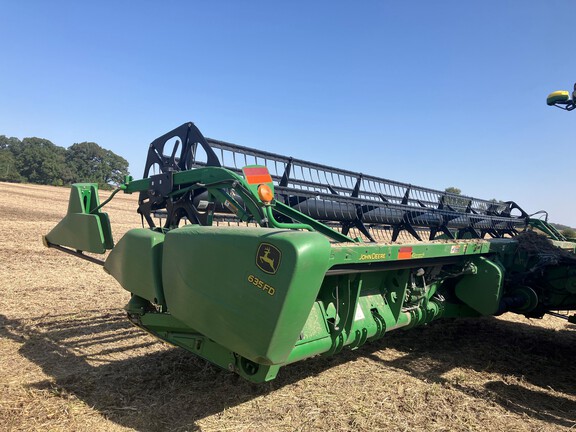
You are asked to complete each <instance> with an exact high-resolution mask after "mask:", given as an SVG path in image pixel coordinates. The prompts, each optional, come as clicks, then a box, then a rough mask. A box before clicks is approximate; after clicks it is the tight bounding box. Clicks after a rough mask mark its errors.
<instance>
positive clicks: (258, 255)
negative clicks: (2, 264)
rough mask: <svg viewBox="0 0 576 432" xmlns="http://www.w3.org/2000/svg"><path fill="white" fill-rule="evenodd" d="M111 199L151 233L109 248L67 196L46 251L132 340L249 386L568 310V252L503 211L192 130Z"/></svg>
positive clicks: (162, 146)
mask: <svg viewBox="0 0 576 432" xmlns="http://www.w3.org/2000/svg"><path fill="white" fill-rule="evenodd" d="M168 147H171V148H168ZM119 191H122V192H123V193H128V194H132V193H138V194H139V201H138V203H139V204H138V209H137V211H138V213H140V214H141V216H142V219H143V224H144V222H145V224H146V225H147V226H145V227H142V228H134V229H132V230H130V231H128V232H127V233H126V234H125V235H124V236H123V237H122V238H121V239H120V240H119V241H118V243H117V244H116V245H115V244H114V241H113V239H112V232H111V229H110V222H109V218H108V216H107V214H106V213H103V212H102V208H103V207H104V205H105V204H106V203H107V202H108V201H109V200H107V201H106V202H104V203H103V204H100V202H99V198H98V191H97V185H95V184H75V185H73V187H72V190H71V194H70V204H69V207H68V213H67V215H66V216H65V217H64V219H63V220H62V221H61V222H60V223H59V224H58V225H57V226H56V227H55V228H54V229H53V230H52V231H51V232H50V233H48V234H47V235H46V236H45V239H44V240H45V244H46V245H47V246H49V247H55V248H58V249H59V250H62V251H64V252H68V253H71V254H74V255H77V256H79V257H81V258H86V259H90V260H91V261H94V262H96V263H100V264H102V265H103V266H104V270H105V271H107V272H108V273H110V274H111V275H112V276H113V277H114V278H116V280H117V281H118V282H119V283H120V285H121V286H122V287H123V288H124V289H126V290H127V291H128V292H130V301H129V302H128V305H127V306H126V310H127V312H128V318H129V319H130V320H131V321H132V322H133V323H134V324H136V325H138V326H140V327H142V328H144V329H145V330H147V331H148V332H150V333H152V334H154V335H156V336H157V337H159V338H160V339H163V340H165V341H168V342H170V343H172V344H175V345H178V346H180V347H182V348H184V349H186V350H188V351H191V352H193V353H195V354H197V355H198V356H200V357H203V358H205V359H207V360H208V361H210V362H212V363H214V364H216V365H219V366H221V367H222V368H225V369H228V370H230V371H233V372H236V373H238V374H239V375H241V376H242V377H244V378H246V379H248V380H251V381H254V382H263V381H268V380H271V379H274V377H275V376H276V374H277V373H278V370H279V368H280V367H282V366H284V365H286V364H289V363H292V362H295V361H298V360H302V359H305V358H307V357H311V356H315V355H332V354H336V353H338V352H339V351H341V350H343V349H354V348H357V347H359V346H361V345H362V344H365V343H367V342H370V341H373V340H375V339H379V338H381V337H383V336H384V335H385V333H387V332H389V331H393V330H396V329H399V328H403V329H410V328H412V327H415V326H418V325H424V324H426V323H429V322H431V321H433V320H437V319H441V318H446V317H458V316H469V317H479V316H485V315H498V314H501V313H504V312H515V313H519V314H524V315H526V316H528V317H535V318H538V317H542V316H543V315H544V314H545V313H549V312H551V311H555V310H558V309H562V310H574V309H575V308H576V258H575V255H574V248H575V246H576V244H575V243H574V242H572V241H569V239H566V238H564V237H563V236H562V235H561V234H560V233H559V232H558V231H556V230H555V229H554V228H553V227H552V226H551V225H549V224H548V223H547V222H546V221H545V220H542V219H533V218H532V217H531V216H529V215H528V214H527V213H526V212H525V211H524V210H523V209H522V208H521V207H520V206H519V205H518V204H516V203H514V202H512V201H507V202H494V201H488V200H482V199H477V198H471V197H464V196H460V195H454V194H450V193H446V192H441V191H436V190H432V189H428V188H423V187H416V186H412V185H408V184H404V183H400V182H395V181H391V180H386V179H382V178H379V177H374V176H368V175H364V174H360V173H355V172H352V171H347V170H341V169H336V168H332V167H328V166H325V165H320V164H315V163H311V162H307V161H303V160H299V159H295V158H290V157H285V156H281V155H277V154H273V153H269V152H265V151H261V150H255V149H250V148H247V147H241V146H238V145H234V144H230V143H226V142H222V141H216V140H210V139H205V138H204V137H203V136H202V134H201V133H200V131H199V130H198V129H197V128H196V126H194V125H193V124H192V123H187V124H184V125H182V126H180V127H178V128H176V129H174V130H173V131H171V132H169V133H167V134H165V135H163V136H162V137H160V138H158V139H156V140H155V141H153V142H152V144H150V147H149V150H148V158H147V160H146V165H145V170H144V176H143V178H142V179H141V180H132V179H131V178H127V179H126V182H125V183H124V184H123V185H121V186H120V187H119V188H118V189H117V191H115V193H116V192H119ZM112 196H114V194H113V195H112ZM111 198H112V197H111ZM111 198H110V199H111ZM110 249H111V252H110V253H109V254H108V256H107V258H106V260H105V261H101V260H98V259H95V258H93V257H92V256H91V255H86V254H85V253H84V252H92V253H104V252H106V251H107V250H110ZM566 318H569V317H568V316H566ZM570 319H572V320H573V321H574V315H573V316H572V317H570Z"/></svg>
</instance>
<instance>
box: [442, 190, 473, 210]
mask: <svg viewBox="0 0 576 432" xmlns="http://www.w3.org/2000/svg"><path fill="white" fill-rule="evenodd" d="M444 192H447V193H449V194H452V195H446V196H445V197H444V204H448V205H449V206H450V207H453V208H454V209H455V210H458V211H464V209H465V208H466V207H467V206H468V200H467V199H466V198H459V197H455V196H454V195H460V194H461V193H462V191H461V190H460V189H458V188H457V187H454V186H450V187H447V188H446V189H444Z"/></svg>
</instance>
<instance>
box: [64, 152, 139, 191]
mask: <svg viewBox="0 0 576 432" xmlns="http://www.w3.org/2000/svg"><path fill="white" fill-rule="evenodd" d="M66 163H67V164H68V165H69V166H70V168H71V169H72V170H73V172H74V178H73V181H74V182H90V183H98V184H99V185H100V186H101V187H110V185H118V184H120V183H122V182H123V181H124V176H125V175H127V174H128V161H127V160H126V159H124V158H123V157H121V156H118V155H117V154H115V153H114V152H112V151H110V150H106V149H103V148H102V147H100V146H99V145H98V144H96V143H93V142H82V143H76V144H73V145H72V146H70V147H69V148H68V150H67V151H66Z"/></svg>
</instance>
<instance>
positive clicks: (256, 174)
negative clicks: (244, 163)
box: [242, 167, 272, 184]
mask: <svg viewBox="0 0 576 432" xmlns="http://www.w3.org/2000/svg"><path fill="white" fill-rule="evenodd" d="M242 171H244V177H246V181H247V182H248V184H258V183H272V177H270V173H269V172H268V168H266V167H253V168H252V167H244V168H243V169H242Z"/></svg>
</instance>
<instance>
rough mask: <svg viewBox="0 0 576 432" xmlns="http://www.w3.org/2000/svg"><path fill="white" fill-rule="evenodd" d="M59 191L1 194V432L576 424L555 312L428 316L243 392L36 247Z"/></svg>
mask: <svg viewBox="0 0 576 432" xmlns="http://www.w3.org/2000/svg"><path fill="white" fill-rule="evenodd" d="M68 193H69V192H68V190H67V189H64V188H55V187H43V186H34V185H13V184H7V183H1V184H0V229H1V233H2V242H1V243H0V262H1V264H2V265H1V266H0V280H1V281H2V285H1V293H2V295H1V296H0V430H9V431H12V430H14V431H32V430H35V431H36V430H38V431H46V430H48V431H69V430H71V431H75V430H78V431H88V430H89V431H127V430H139V431H163V430H166V431H199V430H202V431H225V430H229V431H262V430H267V431H294V430H302V431H312V430H314V431H316V430H326V431H328V430H330V431H339V430H350V431H352V430H354V431H356V430H362V431H373V430H394V431H408V430H410V431H412V430H426V431H453V430H457V431H461V430H490V431H526V430H530V431H559V430H570V429H573V428H575V426H576V362H575V361H574V359H575V355H574V354H575V349H574V347H575V346H576V327H575V326H573V325H570V324H567V323H565V322H563V321H560V320H558V319H556V318H551V317H550V318H545V319H543V320H528V319H525V318H523V317H515V316H508V315H507V316H504V317H501V318H499V319H493V318H490V319H480V320H466V319H460V320H454V321H448V322H438V323H434V324H433V325H430V326H428V327H424V328H420V329H413V330H410V331H407V332H402V331H398V332H392V333H391V334H389V335H387V336H386V337H385V338H384V339H382V340H381V341H379V342H377V343H373V344H371V345H368V346H365V347H363V348H361V349H359V350H356V351H345V352H343V353H341V354H339V355H337V356H335V357H332V358H314V359H310V360H307V361H303V362H300V363H297V364H294V365H291V366H288V367H285V368H284V369H282V370H281V371H280V374H279V377H278V379H277V380H275V381H273V382H271V383H268V384H264V385H254V384H250V383H247V382H245V381H243V380H241V379H239V378H238V377H236V376H235V375H233V374H231V373H229V372H227V371H224V370H220V369H218V368H216V367H213V366H211V365H209V364H208V363H206V362H205V361H203V360H200V359H198V358H195V357H194V356H193V355H191V354H188V353H187V352H186V351H184V350H182V349H178V348H173V347H171V346H168V345H166V344H164V343H162V342H159V341H157V340H155V339H154V338H153V337H151V336H149V335H147V334H145V333H144V332H142V331H140V330H138V329H137V328H134V327H132V326H131V325H130V324H129V323H128V321H127V320H126V319H124V313H123V310H122V307H123V306H124V304H125V303H126V302H127V300H128V293H127V292H125V291H123V290H122V288H120V286H119V285H118V284H117V283H116V282H115V281H114V280H113V279H112V278H111V277H110V276H108V275H107V274H105V273H104V271H103V270H102V269H101V267H99V266H98V265H95V264H91V263H88V262H84V261H82V260H79V259H77V258H73V257H69V256H67V255H65V254H63V253H61V252H58V251H55V250H51V249H46V248H44V247H43V246H42V244H41V241H40V237H41V235H42V234H44V233H46V232H48V231H49V230H50V228H51V227H53V226H54V225H55V224H56V223H57V222H58V220H59V219H60V218H61V217H62V216H63V215H64V213H65V211H66V207H67V199H68ZM103 195H105V194H103ZM135 207H136V206H135V197H131V196H122V195H119V196H117V198H115V199H114V200H113V201H112V202H111V204H110V205H109V206H107V209H108V212H109V213H110V216H111V219H112V226H113V229H114V230H115V232H114V234H115V238H116V239H118V238H119V237H120V235H121V234H122V233H123V232H125V231H126V230H127V229H129V228H131V227H137V226H139V224H140V219H139V217H138V215H137V214H136V213H135Z"/></svg>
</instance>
